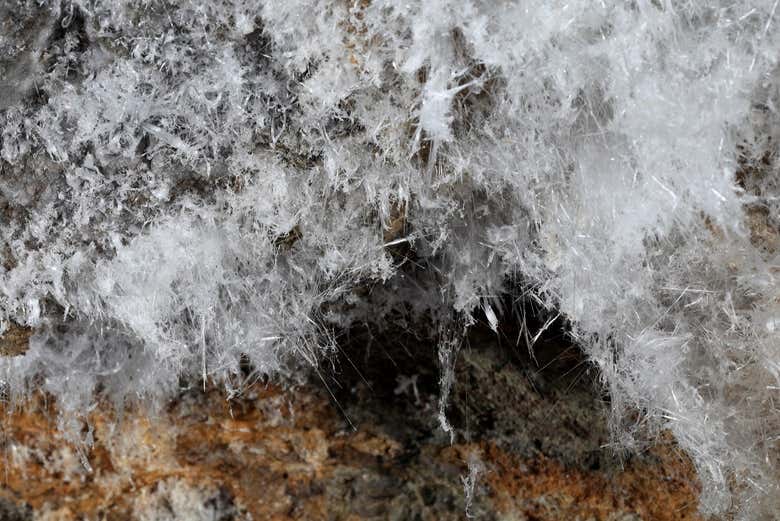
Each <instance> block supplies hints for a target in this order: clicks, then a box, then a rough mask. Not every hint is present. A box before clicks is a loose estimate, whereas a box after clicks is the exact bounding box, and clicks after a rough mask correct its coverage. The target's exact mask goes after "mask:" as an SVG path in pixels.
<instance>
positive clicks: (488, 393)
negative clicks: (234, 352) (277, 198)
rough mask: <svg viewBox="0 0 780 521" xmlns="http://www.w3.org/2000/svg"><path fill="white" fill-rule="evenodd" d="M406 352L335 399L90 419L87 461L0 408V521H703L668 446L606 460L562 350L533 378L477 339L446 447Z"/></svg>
mask: <svg viewBox="0 0 780 521" xmlns="http://www.w3.org/2000/svg"><path fill="white" fill-rule="evenodd" d="M356 336H359V335H358V333H357V332H356ZM397 339H398V340H399V341H401V342H404V343H405V342H408V341H410V340H411V339H409V338H403V335H399V336H398V337H397ZM376 347H377V348H379V345H377V346H376ZM410 347H412V345H409V344H406V345H405V346H404V347H401V346H400V345H398V344H396V345H395V346H393V345H388V346H387V348H386V349H381V350H378V351H376V352H374V353H373V354H372V355H371V356H370V357H369V358H367V359H355V360H353V363H354V365H353V364H350V363H349V362H348V361H347V360H346V359H345V358H341V359H340V360H339V361H338V362H337V363H336V365H335V366H334V369H335V372H333V373H331V372H329V371H327V370H325V373H324V374H323V376H324V378H325V380H324V381H326V382H328V383H329V385H333V386H335V385H337V383H336V382H337V381H338V382H340V384H341V387H339V388H337V387H331V391H332V394H331V393H329V392H328V391H327V389H325V388H324V387H323V385H322V381H323V380H318V381H316V382H315V381H312V382H311V383H307V384H304V385H301V386H298V387H296V388H295V389H294V390H282V389H280V388H277V387H275V386H271V385H262V384H256V385H254V386H253V387H251V388H248V389H247V390H246V392H245V393H244V394H243V395H241V396H239V397H236V398H234V399H232V400H228V401H226V400H224V398H223V396H222V395H221V393H220V392H219V391H217V390H212V391H210V392H208V393H203V392H202V391H200V390H197V389H192V390H189V391H184V392H182V393H181V394H180V396H179V397H178V398H177V399H176V400H175V401H174V402H173V403H171V404H170V405H169V406H168V407H167V408H166V409H165V410H163V411H159V412H157V413H152V414H149V412H150V411H144V410H143V409H132V410H127V411H125V412H124V413H123V414H122V415H121V416H119V417H118V416H116V415H115V414H106V412H104V411H105V410H106V409H104V408H101V409H100V410H101V411H103V412H97V411H96V412H94V413H93V414H92V415H91V417H90V422H91V426H92V429H93V430H92V435H93V437H94V440H95V444H94V445H93V446H92V447H91V448H86V449H84V448H79V447H76V446H72V445H70V444H68V443H65V442H63V441H62V440H61V439H60V437H59V435H58V434H57V433H56V431H53V430H52V428H51V421H52V415H54V414H56V412H55V411H54V410H53V409H52V408H51V407H49V406H47V405H46V404H45V403H44V402H43V401H40V402H39V403H38V404H37V405H34V404H30V405H28V407H27V408H25V409H24V410H23V411H10V410H6V411H4V416H3V438H2V440H3V447H4V453H5V454H6V460H5V461H6V464H5V466H4V470H5V478H4V479H5V480H4V482H3V484H2V487H1V488H0V499H2V501H3V502H2V503H0V508H5V509H6V510H7V512H9V513H8V514H0V519H3V520H4V521H5V520H14V521H16V519H19V520H27V519H33V518H35V519H61V520H70V519H84V518H87V519H113V520H121V519H141V520H150V521H151V520H156V521H159V520H171V521H174V520H176V521H196V520H212V521H213V520H220V521H229V520H232V521H238V520H248V519H255V520H257V519H274V520H279V521H281V520H286V519H290V520H291V519H301V520H318V519H321V520H344V521H347V520H350V521H352V520H391V519H395V520H412V519H413V520H420V521H439V520H460V519H463V518H464V516H465V515H468V516H470V517H471V518H473V519H483V520H515V519H535V520H540V521H541V520H561V521H568V520H571V519H577V518H579V519H593V520H605V521H607V520H609V521H617V520H620V521H629V520H631V521H635V520H639V519H644V520H648V521H649V520H669V521H671V520H686V519H687V520H695V519H699V518H698V517H697V516H696V514H695V511H696V494H697V490H698V489H697V484H696V481H695V476H694V473H693V469H692V468H691V465H690V462H689V460H688V459H687V458H686V457H684V456H683V455H682V454H681V453H680V451H679V449H677V448H676V447H675V446H674V444H673V443H672V442H671V440H670V438H668V437H663V438H661V439H659V440H658V443H657V444H656V445H655V446H653V447H650V448H649V450H648V451H647V452H646V453H644V454H643V455H641V456H638V457H632V458H630V459H628V460H620V459H618V458H617V456H616V455H615V453H614V452H613V451H610V450H608V449H606V448H605V447H604V444H605V443H606V442H608V440H609V438H608V436H607V432H606V428H605V422H604V418H605V414H606V410H605V404H604V403H603V401H602V399H601V397H600V395H599V393H598V392H597V390H596V388H595V387H594V385H593V382H592V375H590V374H588V372H587V369H585V368H582V367H581V366H580V365H579V364H580V363H581V361H582V359H581V356H580V355H579V354H578V352H577V351H576V348H574V347H573V346H560V345H556V343H555V342H554V341H543V342H542V344H541V345H539V347H538V349H537V353H538V356H539V359H538V365H537V364H535V363H530V361H529V360H528V359H527V354H525V353H518V352H517V351H516V349H515V348H514V346H511V345H509V346H506V347H499V346H498V345H497V343H496V340H495V338H490V336H488V335H487V334H486V335H485V336H481V337H479V336H477V337H474V338H472V342H471V347H470V348H469V349H467V350H464V351H462V354H461V357H460V358H459V360H458V363H457V378H456V380H455V384H454V387H453V389H452V402H451V406H450V407H449V414H450V421H451V423H452V425H453V426H454V427H455V429H456V430H457V432H458V433H459V434H458V437H457V440H456V442H455V443H453V444H450V440H449V436H448V435H446V434H445V433H444V432H442V431H441V430H440V428H439V426H438V423H437V422H436V421H435V410H436V407H437V388H436V385H435V381H436V379H437V375H436V374H432V373H431V372H430V370H429V369H427V368H428V367H430V366H429V365H427V364H426V363H425V362H426V360H425V358H426V357H427V355H420V354H419V353H418V354H414V353H413V352H412V351H408V350H407V348H410ZM352 354H354V353H347V355H352ZM347 355H345V356H347ZM336 376H338V379H335V377H336ZM331 378H333V380H331ZM334 397H335V400H336V401H334ZM478 403H479V404H481V405H480V406H479V407H477V405H476V404H478ZM499 413H500V414H499ZM506 413H508V414H506ZM499 416H500V418H499ZM82 451H83V452H82ZM0 512H2V510H0ZM2 515H6V516H7V517H2ZM9 516H10V517H9ZM13 516H16V517H13Z"/></svg>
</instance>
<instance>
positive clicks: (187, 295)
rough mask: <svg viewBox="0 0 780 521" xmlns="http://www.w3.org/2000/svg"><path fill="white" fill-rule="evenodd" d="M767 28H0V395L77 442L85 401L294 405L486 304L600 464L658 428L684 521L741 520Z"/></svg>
mask: <svg viewBox="0 0 780 521" xmlns="http://www.w3.org/2000/svg"><path fill="white" fill-rule="evenodd" d="M778 16H780V13H778V12H777V2H772V1H770V0H766V1H757V0H737V1H728V2H726V1H717V0H712V1H707V2H692V1H682V0H680V1H678V0H660V1H656V0H652V1H651V0H638V1H635V2H614V1H602V2H592V1H586V0H580V1H568V2H559V1H541V0H539V1H528V2H492V1H481V0H436V1H426V2H423V1H416V0H411V1H407V2H395V1H390V0H371V1H362V0H361V1H355V2H352V1H350V2H338V1H333V0H318V1H308V2H300V1H286V2H273V1H267V0H218V1H205V0H187V1H178V0H165V1H161V2H151V1H148V0H119V1H110V2H109V1H108V0H89V1H87V0H83V1H70V0H12V1H9V2H5V3H3V5H2V6H0V23H2V37H0V73H2V74H0V218H1V219H2V226H0V329H2V330H4V331H5V330H6V329H7V327H8V326H9V325H10V324H16V325H17V326H19V327H22V326H29V327H31V328H33V329H34V331H35V333H34V334H33V336H32V337H31V340H30V347H29V349H28V350H27V352H26V354H25V355H24V356H17V357H3V358H2V359H0V387H1V388H3V389H6V388H7V389H9V392H10V395H11V396H12V397H14V398H15V399H17V400H22V399H23V398H24V397H25V396H28V395H29V393H30V392H33V391H35V390H38V389H42V390H45V391H47V392H50V393H52V394H53V395H55V396H57V397H58V399H59V400H60V402H61V410H62V411H63V413H62V414H63V415H62V418H61V426H62V428H63V430H64V431H67V432H70V433H71V437H72V438H73V439H79V438H83V436H82V435H81V432H82V430H83V429H82V427H83V421H84V419H85V418H86V413H87V411H88V410H89V409H90V407H94V406H95V404H96V403H98V399H99V398H108V399H110V400H114V401H115V402H116V403H117V404H121V403H122V402H124V401H125V400H137V399H149V400H150V401H152V402H156V403H159V401H160V400H161V399H164V398H165V397H167V396H170V394H172V393H174V392H175V391H176V389H177V388H178V386H179V385H180V377H181V376H189V377H192V378H196V379H197V380H206V379H210V380H213V381H216V382H221V383H222V384H223V385H224V386H225V387H226V389H227V391H228V392H238V391H239V390H240V389H241V387H242V386H245V385H248V383H250V382H251V381H252V379H253V378H256V377H257V376H258V375H259V374H272V375H276V376H277V377H280V378H285V377H295V375H296V374H298V372H299V371H298V369H299V368H300V367H301V365H315V366H316V364H318V363H319V361H320V360H321V359H322V357H323V356H325V355H327V354H328V353H330V352H332V350H333V348H334V345H335V338H336V332H337V331H338V330H343V329H346V328H349V327H350V326H351V325H353V324H356V323H367V322H370V323H372V324H373V326H374V327H382V326H383V325H386V324H388V323H390V322H392V321H395V322H396V323H400V322H405V323H411V322H414V321H419V320H420V319H421V318H422V317H425V320H428V321H430V322H431V323H432V324H429V327H428V329H429V330H431V331H462V326H463V324H472V323H473V322H474V320H475V316H476V315H479V314H484V315H485V317H486V318H487V320H488V322H489V325H490V326H491V327H492V328H494V329H496V328H497V324H498V322H499V321H500V320H502V319H504V318H505V316H502V312H501V311H502V310H501V309H499V308H498V307H497V306H496V305H495V302H496V301H497V297H499V296H500V295H502V294H506V293H511V292H523V293H524V294H526V295H530V297H529V298H533V299H535V300H536V301H537V302H538V303H539V304H540V306H542V307H544V308H546V309H556V310H557V311H558V312H560V313H561V315H562V316H563V317H565V319H566V320H567V321H568V322H569V323H571V324H572V328H573V329H572V335H573V336H575V338H576V339H577V341H578V342H579V344H580V345H581V346H582V348H583V350H584V351H585V353H586V354H587V356H588V357H589V359H590V360H591V361H592V362H593V363H594V364H595V365H597V366H598V367H599V368H600V370H601V374H602V376H603V381H604V385H605V387H606V388H607V389H608V390H609V392H610V397H611V402H610V403H611V406H612V408H613V415H612V422H613V425H614V432H615V438H616V442H617V443H618V444H619V445H621V446H623V447H629V448H636V449H639V448H641V446H642V440H643V439H646V438H647V436H648V435H652V434H653V433H655V432H658V431H660V430H662V429H668V430H670V431H671V432H673V433H674V435H675V437H676V438H677V441H678V443H679V444H680V446H681V447H682V448H683V449H684V450H685V451H687V452H688V453H689V454H690V455H691V456H692V458H693V460H694V462H695V463H696V465H697V468H698V470H699V476H700V478H701V480H702V484H703V487H704V493H703V496H702V509H703V511H705V512H713V513H723V512H726V511H728V510H731V511H733V512H734V513H735V515H736V516H737V518H741V519H756V518H759V517H760V516H761V515H770V514H771V513H773V512H776V511H777V509H778V508H780V505H779V504H778V503H777V501H778V500H777V498H778V497H780V493H779V492H780V490H778V487H780V474H778V469H780V461H779V458H780V451H779V450H778V448H777V447H776V443H775V441H774V440H776V438H777V436H778V435H780V418H778V409H777V407H776V405H775V403H776V401H777V396H776V394H777V390H778V388H779V387H780V351H778V349H780V348H779V347H778V346H780V337H778V335H779V334H780V328H778V327H777V322H778V317H779V316H780V306H779V305H778V302H779V301H780V292H778V289H777V287H778V284H777V280H776V279H777V276H778V266H779V265H780V264H779V263H778V257H777V252H778V251H780V236H779V234H778V227H779V226H780V217H778V215H780V183H778V181H777V174H778V166H777V165H778V163H777V159H776V158H777V154H778V150H777V146H778V145H777V143H778V139H780V132H779V131H778V129H780V116H778V107H780V73H778V71H780V67H778V63H777V59H778V54H777V49H778V48H780V47H779V45H780V36H779V34H778V33H779V30H778V28H779V27H780V20H778V19H777V17H778ZM518 281H520V282H518ZM401 282H403V283H401ZM518 285H521V286H522V287H520V288H518ZM366 293H370V295H371V297H370V298H368V297H366V296H365V295H366ZM551 316H552V315H551ZM532 333H533V332H532ZM534 334H535V333H534ZM440 336H442V337H445V336H446V335H440ZM450 336H453V338H450V337H449V336H446V338H440V339H439V340H440V345H439V355H440V362H441V367H442V402H441V405H440V411H439V412H440V420H441V422H442V425H443V426H447V425H448V424H447V423H446V415H445V412H446V396H447V389H448V386H449V385H451V378H452V367H453V364H454V363H455V355H456V353H457V341H458V339H457V338H455V337H456V336H457V335H450ZM531 336H533V335H531ZM242 364H243V365H242ZM247 364H248V365H249V366H251V367H252V368H253V371H254V372H253V373H252V374H251V375H249V376H247V375H246V374H244V372H242V366H246V365H247ZM637 411H638V412H639V416H637V414H636V413H637ZM82 441H83V442H85V443H87V442H88V441H89V440H82Z"/></svg>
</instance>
